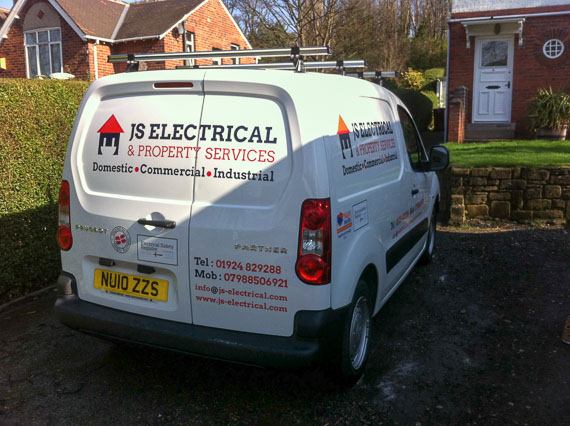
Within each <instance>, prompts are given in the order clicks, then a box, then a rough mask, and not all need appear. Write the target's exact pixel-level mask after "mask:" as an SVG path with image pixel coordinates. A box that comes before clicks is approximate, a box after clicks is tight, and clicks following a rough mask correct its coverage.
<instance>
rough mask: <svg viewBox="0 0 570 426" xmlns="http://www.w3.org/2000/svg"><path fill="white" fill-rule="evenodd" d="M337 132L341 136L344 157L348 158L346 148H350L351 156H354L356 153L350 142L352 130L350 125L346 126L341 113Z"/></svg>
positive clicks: (344, 158)
mask: <svg viewBox="0 0 570 426" xmlns="http://www.w3.org/2000/svg"><path fill="white" fill-rule="evenodd" d="M337 134H338V137H339V138H340V149H341V151H342V159H343V160H346V157H345V155H344V150H345V149H350V158H352V157H354V154H353V152H352V144H351V143H350V130H348V127H347V126H346V124H345V122H344V120H343V119H342V117H341V116H340V115H339V116H338V133H337Z"/></svg>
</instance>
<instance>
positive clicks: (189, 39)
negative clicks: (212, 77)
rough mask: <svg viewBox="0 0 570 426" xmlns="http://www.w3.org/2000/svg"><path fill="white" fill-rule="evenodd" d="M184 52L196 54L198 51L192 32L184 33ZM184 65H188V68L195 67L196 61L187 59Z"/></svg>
mask: <svg viewBox="0 0 570 426" xmlns="http://www.w3.org/2000/svg"><path fill="white" fill-rule="evenodd" d="M184 51H185V52H195V51H196V43H195V40H194V33H191V32H190V31H186V32H185V33H184ZM184 65H186V66H187V67H193V66H194V59H187V60H186V61H184Z"/></svg>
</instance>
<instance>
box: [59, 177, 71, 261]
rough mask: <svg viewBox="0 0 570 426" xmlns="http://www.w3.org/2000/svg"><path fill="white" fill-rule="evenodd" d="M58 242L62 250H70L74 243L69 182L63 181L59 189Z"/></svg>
mask: <svg viewBox="0 0 570 426" xmlns="http://www.w3.org/2000/svg"><path fill="white" fill-rule="evenodd" d="M57 243H58V244H59V248H61V249H62V250H65V251H67V250H69V249H70V248H71V246H72V244H73V237H72V236H71V213H70V210H69V182H67V181H65V180H64V181H62V182H61V188H60V190H59V226H58V228H57Z"/></svg>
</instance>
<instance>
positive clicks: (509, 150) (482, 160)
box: [445, 140, 570, 167]
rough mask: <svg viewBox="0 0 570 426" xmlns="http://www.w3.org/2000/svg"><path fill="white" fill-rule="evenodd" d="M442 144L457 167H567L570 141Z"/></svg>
mask: <svg viewBox="0 0 570 426" xmlns="http://www.w3.org/2000/svg"><path fill="white" fill-rule="evenodd" d="M445 146H446V147H447V148H448V149H449V152H450V157H451V165H452V166H457V167H517V166H521V167H548V166H570V141H547V140H530V141H528V140H525V141H506V142H488V143H464V144H461V145H460V144H457V143H454V142H449V143H447V144H445Z"/></svg>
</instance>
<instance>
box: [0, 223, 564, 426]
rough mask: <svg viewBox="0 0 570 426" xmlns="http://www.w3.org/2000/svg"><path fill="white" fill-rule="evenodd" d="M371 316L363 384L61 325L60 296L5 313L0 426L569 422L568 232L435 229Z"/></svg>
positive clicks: (0, 317)
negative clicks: (125, 343) (432, 246)
mask: <svg viewBox="0 0 570 426" xmlns="http://www.w3.org/2000/svg"><path fill="white" fill-rule="evenodd" d="M437 250H438V256H437V258H436V259H435V260H434V262H432V263H431V264H430V265H428V266H424V267H421V266H420V267H417V268H416V269H415V270H414V271H413V273H412V274H411V275H410V277H409V278H408V279H407V280H406V281H405V282H404V283H403V284H402V286H401V287H400V289H399V290H398V291H397V292H396V294H395V295H394V296H393V298H392V299H391V300H390V301H389V302H388V303H387V304H386V305H385V307H384V308H383V309H382V311H381V312H380V314H379V315H378V316H377V317H376V318H375V319H374V324H373V327H374V336H373V340H372V353H371V356H370V359H369V364H368V368H367V370H366V372H365V375H364V377H363V379H362V380H361V381H360V382H359V383H357V385H356V386H355V387H354V388H352V389H349V390H339V389H336V388H334V387H332V386H331V385H330V384H329V383H328V382H327V381H326V380H325V379H324V378H323V376H322V374H321V373H320V372H319V371H310V372H309V371H305V372H299V373H296V374H291V373H287V372H281V371H272V370H261V369H257V368H253V367H247V366H239V365H232V364H227V363H222V362H218V361H213V360H205V359H196V358H193V357H190V356H186V355H181V354H174V353H167V352H161V351H150V350H147V349H140V348H124V347H118V346H114V345H112V344H109V343H106V342H103V341H99V340H96V339H94V338H91V337H88V336H84V335H82V334H79V333H77V332H75V331H72V330H69V329H67V328H66V327H63V326H61V325H60V324H59V323H57V322H56V321H55V320H54V318H53V315H52V306H53V302H54V300H55V294H54V291H53V290H51V291H47V292H44V293H43V294H41V295H39V296H36V297H34V298H31V299H28V300H26V301H24V302H21V303H19V304H16V305H13V306H10V307H8V308H6V309H4V310H2V311H0V365H1V366H2V367H1V369H0V424H2V425H12V424H15V425H16V424H21V425H29V424H54V425H60V424H82V425H85V424H87V425H88V424H120V423H122V424H227V423H230V424H295V423H300V424H323V425H324V424H329V425H334V424H383V423H388V424H400V423H401V424H412V425H418V424H456V423H461V424H497V425H504V424H534V425H537V424H557V425H562V424H569V425H570V386H569V382H570V345H566V344H564V343H562V341H561V338H560V337H561V334H562V329H563V327H564V323H565V321H566V318H567V317H568V316H569V315H570V233H569V232H568V230H564V229H560V228H542V229H537V228H533V229H529V228H524V227H516V226H512V225H504V228H503V229H496V228H486V229H456V228H440V229H439V233H438V241H437Z"/></svg>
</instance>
